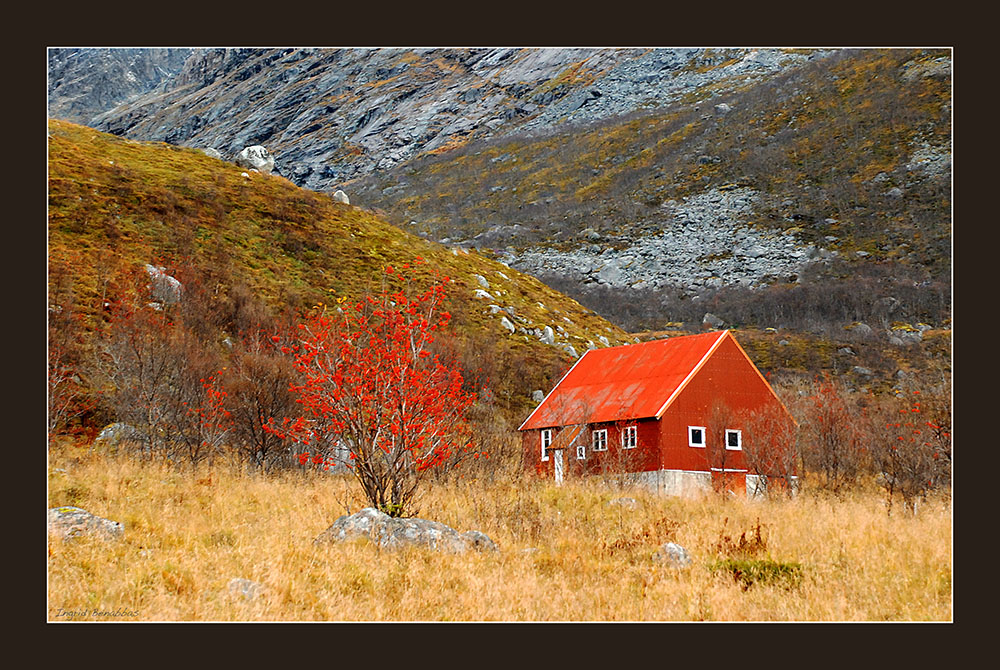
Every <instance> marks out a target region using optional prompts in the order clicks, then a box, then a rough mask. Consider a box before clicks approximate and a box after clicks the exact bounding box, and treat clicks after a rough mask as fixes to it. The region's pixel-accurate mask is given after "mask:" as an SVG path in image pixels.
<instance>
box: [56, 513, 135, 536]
mask: <svg viewBox="0 0 1000 670" xmlns="http://www.w3.org/2000/svg"><path fill="white" fill-rule="evenodd" d="M48 527H49V534H50V535H55V536H57V537H59V538H61V539H63V540H71V539H73V538H76V537H79V536H81V535H89V536H93V537H99V538H102V539H105V540H111V539H115V538H119V537H121V535H122V533H123V532H124V527H123V526H122V524H121V523H120V522H118V521H111V520H110V519H105V518H102V517H99V516H97V515H95V514H91V513H90V512H88V511H87V510H85V509H80V508H79V507H53V508H51V509H49V511H48Z"/></svg>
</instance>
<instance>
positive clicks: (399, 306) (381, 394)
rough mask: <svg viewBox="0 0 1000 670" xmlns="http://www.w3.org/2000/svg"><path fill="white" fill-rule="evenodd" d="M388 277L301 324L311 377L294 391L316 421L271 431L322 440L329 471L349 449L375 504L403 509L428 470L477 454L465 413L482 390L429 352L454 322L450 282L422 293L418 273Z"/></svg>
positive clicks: (301, 356)
mask: <svg viewBox="0 0 1000 670" xmlns="http://www.w3.org/2000/svg"><path fill="white" fill-rule="evenodd" d="M419 264H420V263H419V262H418V263H417V264H416V265H419ZM406 270H410V272H411V274H409V275H407V274H406ZM386 279H387V281H386V285H385V286H384V287H383V290H382V292H381V294H379V295H375V296H368V297H366V298H365V299H363V300H360V301H358V302H356V303H354V304H348V303H346V302H343V301H340V302H341V307H338V308H337V311H336V312H335V313H329V314H328V313H326V311H325V310H324V312H323V313H320V314H317V315H315V316H313V317H311V318H309V319H307V320H306V321H305V322H304V323H301V324H300V325H299V329H300V331H301V332H300V334H301V339H300V341H299V343H298V349H297V351H294V360H295V363H296V367H297V369H298V371H299V372H300V373H301V375H302V381H301V383H299V384H293V385H292V387H291V389H292V391H293V392H294V393H296V394H297V396H298V402H299V403H301V404H302V406H303V407H304V408H305V409H306V410H307V411H306V415H307V418H299V419H295V420H292V419H287V418H286V419H283V420H281V421H280V422H279V421H275V420H272V421H271V422H270V423H269V426H268V429H269V430H271V431H272V432H275V433H276V434H281V435H291V436H292V437H294V438H295V439H296V440H297V441H299V442H300V443H302V444H306V445H312V446H313V447H314V450H315V451H317V452H318V454H317V456H318V458H319V461H318V462H317V461H316V460H315V458H316V457H314V460H313V462H314V463H316V464H322V465H324V467H328V466H329V465H330V462H329V461H328V460H327V458H326V457H325V456H324V455H322V454H325V453H327V452H328V451H329V449H330V447H331V446H333V445H336V446H339V447H340V448H341V449H346V450H349V452H350V456H349V459H350V463H349V464H348V465H349V467H351V470H352V472H353V473H354V474H355V476H356V477H357V478H358V480H359V482H360V483H361V485H362V487H363V488H364V490H365V493H366V495H367V496H368V498H369V501H370V502H371V503H372V504H373V505H375V506H377V507H379V508H380V509H383V510H384V511H386V512H388V513H390V514H396V515H401V514H402V511H403V509H404V508H405V507H406V505H407V504H408V503H409V501H410V499H411V498H412V496H413V494H414V492H415V490H416V485H417V480H418V479H419V476H420V474H421V473H423V472H424V471H427V470H429V469H432V468H437V467H447V466H448V465H449V464H454V463H456V462H457V461H456V460H455V459H454V458H453V456H454V455H455V454H456V453H459V452H472V451H473V450H474V447H473V445H472V442H471V440H470V431H469V428H468V424H467V423H466V420H465V416H466V412H467V411H468V409H469V408H470V407H471V406H472V404H473V402H474V400H475V395H474V394H472V393H468V392H466V391H464V390H463V388H462V387H463V381H464V380H463V376H462V373H461V371H460V370H459V369H457V368H456V367H450V366H448V365H446V364H445V363H444V362H442V361H441V360H440V359H439V357H438V355H436V354H432V353H431V352H430V351H429V350H428V347H429V345H430V344H431V343H432V342H433V341H434V338H435V335H436V334H437V333H438V332H440V331H441V329H443V328H444V327H445V326H446V325H447V324H448V321H449V319H450V315H449V314H448V313H447V312H445V311H443V310H442V309H441V305H442V301H443V299H444V296H445V287H446V285H447V283H448V278H447V277H444V278H438V281H437V282H436V283H435V284H434V286H432V287H431V288H429V289H427V290H425V291H423V292H422V293H417V294H415V295H414V293H415V291H414V289H413V288H412V286H413V283H412V282H413V280H414V275H413V269H411V268H408V267H406V266H404V269H403V270H394V269H393V268H391V267H389V268H386ZM299 459H300V462H302V463H305V462H306V461H308V460H309V454H308V453H307V454H304V455H300V456H299Z"/></svg>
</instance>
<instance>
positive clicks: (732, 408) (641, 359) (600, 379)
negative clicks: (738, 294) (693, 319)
mask: <svg viewBox="0 0 1000 670" xmlns="http://www.w3.org/2000/svg"><path fill="white" fill-rule="evenodd" d="M764 417H767V419H766V421H767V422H768V423H766V424H765V423H764V421H765V420H764ZM761 426H766V430H762V429H761ZM794 426H795V422H794V420H793V419H792V417H791V415H790V414H789V413H788V410H787V409H786V408H785V407H784V405H783V404H782V403H781V401H780V400H779V399H778V396H777V395H776V394H775V393H774V390H773V389H772V388H771V386H770V384H768V383H767V380H766V379H765V378H764V376H763V375H761V373H760V371H759V370H758V369H757V367H756V366H755V365H754V364H753V362H752V361H751V360H750V358H749V357H748V356H747V354H746V352H745V351H744V350H743V348H742V347H741V346H740V345H739V343H738V342H737V341H736V339H735V338H734V337H733V335H732V333H730V332H729V331H728V330H725V331H721V332H711V333H704V334H701V335H688V336H679V337H672V338H668V339H664V340H654V341H651V342H646V343H643V344H630V345H624V346H619V347H609V348H606V349H592V350H590V351H588V352H586V353H585V354H584V355H583V356H582V357H581V358H580V359H579V360H578V361H577V362H576V363H575V364H574V365H573V367H572V368H570V370H569V372H567V373H566V374H565V375H564V376H563V378H562V379H561V380H560V381H559V383H557V384H556V386H555V387H554V388H553V389H552V390H551V391H550V392H549V394H548V395H547V396H546V397H545V399H544V400H542V402H541V404H539V405H538V407H536V408H535V410H534V411H533V412H532V413H531V414H530V415H529V416H528V418H527V419H526V420H525V422H524V423H523V424H522V425H521V427H520V429H519V430H520V431H521V434H522V440H523V445H524V449H525V455H526V459H527V462H528V463H530V464H531V466H532V467H533V468H534V469H535V470H536V471H537V472H539V474H542V475H545V476H552V477H555V479H556V480H557V481H562V479H563V477H564V476H565V475H566V474H570V473H580V474H586V473H601V472H603V473H608V472H620V473H621V472H626V473H633V474H630V475H629V477H633V478H634V479H635V480H636V481H638V482H640V483H643V484H646V485H648V486H651V487H653V488H654V489H656V490H658V491H661V492H663V493H670V494H678V495H679V494H685V493H694V492H697V491H701V490H707V489H710V488H711V487H712V486H716V487H718V486H725V487H726V488H729V489H730V490H732V491H734V492H735V491H739V492H743V491H744V490H746V491H747V492H748V493H750V494H752V493H754V492H758V491H759V486H760V485H761V484H762V483H763V482H764V481H765V478H762V477H760V475H762V474H763V475H770V477H768V478H767V479H768V480H770V481H775V479H776V478H775V477H774V475H776V474H780V475H782V476H783V477H786V478H787V479H785V480H784V481H787V482H791V483H794V471H793V468H794V464H793V461H792V460H791V459H790V458H787V455H788V454H791V453H793V452H792V450H791V449H790V447H791V444H790V440H784V439H783V438H784V436H788V437H790V436H791V434H792V433H793V430H794ZM751 435H753V436H754V440H756V443H752V444H748V443H747V442H746V440H748V439H750V437H751ZM776 438H778V439H776ZM783 441H784V442H785V443H786V444H785V446H786V447H788V448H787V449H785V450H784V451H782V449H783V446H782V442H783ZM771 451H774V452H776V453H773V454H772V453H770V452H771ZM777 452H782V453H777ZM765 469H767V470H771V471H769V472H763V471H762V470H765ZM779 470H780V472H778V471H779Z"/></svg>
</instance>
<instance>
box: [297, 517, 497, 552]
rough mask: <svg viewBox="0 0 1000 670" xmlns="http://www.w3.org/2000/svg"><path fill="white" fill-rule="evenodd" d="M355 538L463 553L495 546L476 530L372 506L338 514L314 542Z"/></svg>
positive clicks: (395, 546)
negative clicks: (392, 514) (405, 516)
mask: <svg viewBox="0 0 1000 670" xmlns="http://www.w3.org/2000/svg"><path fill="white" fill-rule="evenodd" d="M358 538H365V539H367V540H369V541H371V542H373V543H375V544H377V545H379V546H380V547H382V548H385V549H398V548H401V547H405V546H419V547H426V548H428V549H434V550H437V551H446V552H451V553H464V552H466V551H469V550H470V549H471V550H476V551H496V550H497V546H496V544H495V543H494V542H493V540H491V539H490V538H489V537H488V536H487V535H485V534H484V533H481V532H479V531H476V530H471V531H467V532H465V533H459V532H458V531H456V530H455V529H453V528H450V527H449V526H446V525H445V524H443V523H439V522H437V521H429V520H427V519H417V518H409V519H400V518H394V517H390V516H389V515H388V514H385V513H384V512H380V511H379V510H377V509H375V508H374V507H366V508H364V509H363V510H361V511H360V512H357V513H355V514H352V515H350V516H346V515H345V516H342V517H340V518H338V519H337V520H336V521H334V522H333V525H332V526H330V527H329V528H327V529H326V530H325V531H323V532H322V533H321V534H320V535H319V537H317V538H316V540H315V541H314V543H315V544H327V543H331V542H343V541H346V540H353V539H358Z"/></svg>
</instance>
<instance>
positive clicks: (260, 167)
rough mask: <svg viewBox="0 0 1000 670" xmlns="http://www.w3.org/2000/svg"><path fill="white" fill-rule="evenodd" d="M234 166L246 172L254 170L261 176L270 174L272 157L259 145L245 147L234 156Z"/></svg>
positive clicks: (272, 164) (272, 167)
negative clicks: (244, 169)
mask: <svg viewBox="0 0 1000 670" xmlns="http://www.w3.org/2000/svg"><path fill="white" fill-rule="evenodd" d="M235 162H236V164H237V165H239V166H240V167H242V168H246V169H248V170H256V171H257V172H260V173H262V174H271V171H272V170H273V169H274V156H272V155H271V153H270V152H269V151H268V150H267V149H265V148H264V147H262V146H260V145H259V144H255V145H254V146H252V147H245V148H244V149H243V151H241V152H239V153H238V154H236V161H235Z"/></svg>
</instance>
